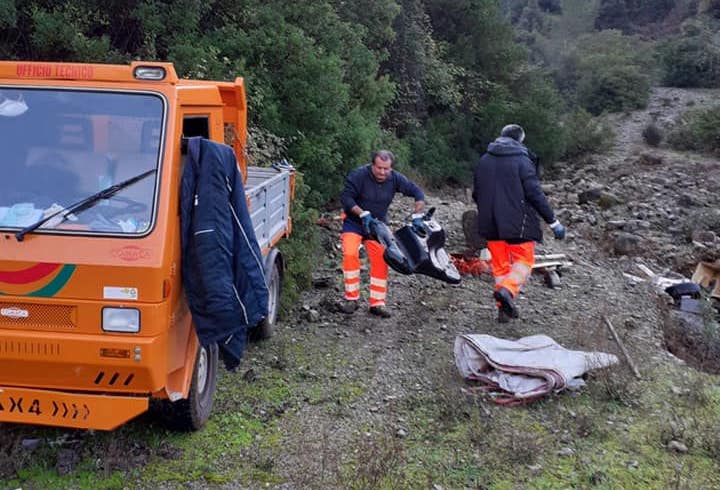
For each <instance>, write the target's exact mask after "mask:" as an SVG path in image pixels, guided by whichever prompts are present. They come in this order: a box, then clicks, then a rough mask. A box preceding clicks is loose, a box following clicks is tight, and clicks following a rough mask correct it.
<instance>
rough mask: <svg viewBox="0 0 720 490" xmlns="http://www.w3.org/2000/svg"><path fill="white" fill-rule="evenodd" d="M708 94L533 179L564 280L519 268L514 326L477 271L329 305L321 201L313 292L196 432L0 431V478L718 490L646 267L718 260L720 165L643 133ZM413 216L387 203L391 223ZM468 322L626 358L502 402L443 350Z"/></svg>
mask: <svg viewBox="0 0 720 490" xmlns="http://www.w3.org/2000/svg"><path fill="white" fill-rule="evenodd" d="M717 95H718V94H717V93H715V94H713V93H710V92H688V91H679V90H672V89H657V90H656V91H655V92H654V95H653V99H652V102H651V105H650V107H649V108H648V109H647V110H645V111H642V112H637V113H633V114H629V115H625V116H619V117H613V123H614V125H615V127H616V131H617V134H618V138H617V141H616V144H615V145H614V146H613V147H612V148H610V149H609V151H608V152H607V153H606V154H604V155H599V156H594V157H592V158H588V159H585V160H583V161H577V162H568V163H567V165H566V166H564V167H563V170H562V171H561V172H560V173H559V175H558V176H557V177H556V178H555V179H553V180H547V181H546V183H545V188H546V190H547V192H548V195H549V197H550V199H551V201H552V202H553V204H554V206H555V208H556V210H557V211H558V214H559V216H560V217H561V219H562V220H563V221H564V222H565V223H566V224H567V226H568V237H567V240H566V241H563V242H560V241H555V240H553V239H552V238H549V237H550V234H549V233H548V234H547V236H548V239H547V240H546V242H545V244H544V245H543V246H541V247H540V249H539V253H562V254H565V255H566V256H567V258H568V259H569V260H570V261H571V262H572V265H571V266H568V267H564V268H563V270H562V272H563V274H562V278H561V282H562V287H561V288H559V289H550V288H548V287H547V286H546V285H545V282H544V280H543V277H542V276H541V275H534V276H533V277H532V278H531V280H530V281H529V283H528V284H527V287H526V288H525V289H524V291H523V293H522V294H521V295H520V296H519V297H518V301H517V302H518V306H519V308H520V314H521V317H520V319H518V320H515V321H512V322H511V323H508V324H499V323H497V321H496V312H495V306H494V302H493V300H492V296H491V294H492V279H491V278H490V277H489V276H488V275H487V274H485V275H481V276H468V277H465V278H464V279H463V281H462V283H461V284H460V285H458V286H450V285H447V284H444V283H440V282H438V281H435V280H432V279H430V278H427V277H423V276H401V275H399V274H391V277H390V281H389V298H388V299H389V306H390V309H391V310H392V312H393V317H392V318H390V319H387V320H381V319H377V318H376V317H373V316H371V315H369V314H368V313H367V311H366V298H367V276H366V273H365V272H364V276H363V277H364V279H363V280H364V285H363V295H364V296H363V298H364V299H363V306H364V308H361V309H360V310H358V311H357V312H355V313H354V314H353V315H345V314H343V313H340V312H339V311H337V308H336V303H337V301H338V299H340V298H341V295H342V273H341V271H340V263H341V254H340V249H339V229H340V223H339V221H338V220H337V219H336V216H337V213H330V214H328V215H327V216H326V219H325V220H324V222H323V223H324V225H323V226H322V227H320V231H321V233H322V236H323V248H324V253H323V254H320V255H318V257H317V262H316V269H315V272H314V287H313V288H312V289H310V290H308V291H306V292H305V294H304V296H303V298H302V302H301V303H300V304H298V305H297V308H296V309H295V310H294V311H292V313H291V314H290V315H289V316H288V317H287V318H284V319H283V321H282V322H281V324H280V325H279V328H278V331H277V333H276V335H275V336H274V337H273V338H272V339H270V340H269V341H265V342H262V343H260V344H256V345H253V346H251V348H250V349H249V350H248V352H247V355H246V358H245V360H244V362H243V366H242V369H241V370H240V371H239V372H237V373H223V376H222V379H221V380H220V385H219V392H218V397H217V402H216V407H215V412H214V416H213V418H212V419H211V421H210V423H209V425H208V426H207V427H206V428H205V429H204V430H203V431H201V432H199V433H196V434H173V433H170V432H168V431H166V430H165V429H163V428H162V427H161V426H159V425H158V423H157V421H156V420H154V419H153V418H152V417H146V418H143V419H141V420H139V421H136V422H134V423H132V424H128V425H126V426H124V427H122V428H120V429H118V430H117V431H115V432H113V433H112V434H101V433H89V432H69V431H55V430H52V431H51V430H44V431H43V430H39V429H37V428H25V427H9V428H3V429H4V430H3V432H2V434H1V435H0V488H18V487H22V488H85V487H87V488H99V487H104V488H153V489H155V488H228V489H229V488H233V489H234V488H248V489H265V488H276V489H336V488H337V489H417V488H428V489H433V490H443V489H447V490H450V489H480V488H482V489H485V488H487V489H490V488H492V489H500V488H504V489H510V488H518V489H519V488H523V489H525V488H607V489H616V488H628V489H630V488H632V489H636V488H648V489H655V488H682V489H698V488H707V489H710V488H720V476H718V475H720V437H719V436H718V434H720V389H719V388H718V379H717V377H716V376H714V375H710V374H706V373H704V372H702V371H701V370H697V369H694V368H692V367H690V366H689V364H688V363H687V362H685V361H683V360H681V359H679V358H678V357H676V356H675V355H673V354H672V353H670V352H668V341H667V338H668V336H667V333H666V332H667V331H668V328H669V327H672V326H677V324H678V322H677V321H676V320H677V318H676V317H674V316H673V315H672V312H673V308H672V306H671V305H670V304H669V303H670V301H669V297H668V296H667V295H664V293H662V292H661V291H659V290H658V289H657V288H656V287H655V285H654V284H653V282H652V281H650V280H641V279H643V273H642V269H641V268H640V267H639V266H645V267H648V268H649V270H651V271H653V272H656V273H658V274H663V275H670V274H671V273H677V274H685V275H688V274H690V273H691V272H692V270H693V269H694V266H695V264H696V263H697V261H699V260H702V259H705V258H712V259H714V258H718V238H717V236H716V234H717V233H718V232H719V231H720V228H719V227H718V214H717V210H718V197H717V195H716V192H717V189H718V187H719V186H718V179H719V178H720V163H718V162H717V161H716V160H714V159H712V158H711V157H707V156H701V155H694V154H681V153H677V152H674V151H671V150H669V149H668V148H665V147H664V146H662V144H661V145H660V146H659V147H650V146H647V145H646V144H645V143H644V140H643V137H642V132H643V130H644V129H645V127H647V125H648V124H649V123H651V122H655V123H656V124H657V125H658V126H659V127H661V128H667V127H668V125H670V124H671V123H672V121H673V119H674V118H675V117H677V116H678V115H679V114H680V113H681V112H682V111H683V110H685V109H686V108H687V107H689V106H690V103H691V102H692V103H694V104H696V105H700V104H705V103H707V101H710V100H711V99H712V98H713V97H716V96H717ZM429 204H430V205H433V206H436V207H437V213H436V216H437V219H438V220H439V221H440V222H441V223H442V224H444V225H445V227H446V230H447V232H448V240H447V247H446V248H447V250H448V251H450V252H459V251H462V250H464V249H465V248H466V244H465V237H464V234H463V231H462V226H461V219H460V217H461V215H462V214H463V212H464V211H465V210H467V209H471V208H472V205H471V204H470V203H469V202H467V198H466V193H465V192H464V191H463V190H457V191H452V192H447V193H443V194H442V195H433V196H430V198H429ZM410 209H411V203H410V202H408V201H404V200H398V201H397V202H396V204H395V206H394V208H393V213H392V222H391V226H393V227H394V226H398V225H400V224H402V223H403V222H404V219H405V217H406V216H407V214H409V212H410ZM713 220H715V221H713ZM630 276H636V277H637V279H633V278H632V277H630ZM644 277H645V278H646V279H647V276H646V275H645V276H644ZM604 319H607V320H609V321H610V322H611V324H612V325H614V328H615V330H616V331H617V333H618V336H619V338H620V341H621V342H622V343H623V345H624V346H625V347H626V349H627V352H628V353H629V356H630V358H631V359H632V360H633V361H634V364H635V365H636V366H637V368H638V371H639V375H640V376H639V378H638V377H636V376H635V375H634V374H633V372H632V370H631V369H630V368H629V365H628V363H627V361H626V360H625V357H624V355H623V353H622V351H621V349H620V347H619V345H618V344H617V343H616V342H615V341H614V340H613V338H612V337H611V336H610V335H609V334H608V330H607V327H606V323H605V320H604ZM701 325H704V326H705V327H708V326H711V325H712V322H706V323H703V321H701ZM466 333H487V334H491V335H494V336H497V337H501V338H508V339H515V338H518V337H522V336H527V335H532V334H539V333H542V334H545V335H548V336H550V337H552V338H553V339H555V340H556V341H557V342H559V343H560V344H562V345H563V346H565V347H568V348H571V349H581V350H597V351H604V352H610V353H614V354H616V355H617V356H618V357H619V358H620V359H621V363H620V364H619V365H616V366H614V367H612V368H610V369H606V370H603V371H597V372H593V373H591V374H590V375H589V376H588V378H587V379H586V382H587V386H586V387H585V388H584V389H582V390H581V391H579V392H573V393H568V392H563V393H559V394H556V395H553V396H549V397H546V398H545V399H543V400H542V401H539V402H535V403H533V404H531V405H527V406H523V407H514V408H509V407H501V406H498V405H496V404H494V403H493V402H492V400H490V399H489V398H488V397H484V396H481V395H470V394H467V393H466V392H465V391H464V390H463V388H465V383H464V381H463V380H462V379H461V377H460V376H459V374H458V371H457V369H456V368H455V365H454V358H453V343H454V341H455V339H456V337H457V336H458V335H462V334H466ZM676 352H678V353H680V352H679V350H676ZM682 354H687V355H688V356H689V358H692V356H693V353H692V352H691V351H688V352H682ZM698 364H702V363H698ZM2 478H5V480H2Z"/></svg>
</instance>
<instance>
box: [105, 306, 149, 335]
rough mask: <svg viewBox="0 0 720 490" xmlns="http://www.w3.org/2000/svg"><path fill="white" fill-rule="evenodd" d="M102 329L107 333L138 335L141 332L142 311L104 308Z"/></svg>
mask: <svg viewBox="0 0 720 490" xmlns="http://www.w3.org/2000/svg"><path fill="white" fill-rule="evenodd" d="M102 329H103V330H104V331H105V332H122V333H137V332H139V331H140V310H138V309H136V308H109V307H106V308H103V310H102Z"/></svg>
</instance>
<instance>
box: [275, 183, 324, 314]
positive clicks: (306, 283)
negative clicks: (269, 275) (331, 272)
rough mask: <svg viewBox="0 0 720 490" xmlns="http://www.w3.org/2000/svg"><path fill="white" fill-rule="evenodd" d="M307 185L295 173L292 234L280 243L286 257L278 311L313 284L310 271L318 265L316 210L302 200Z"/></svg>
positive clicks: (304, 197) (306, 191)
mask: <svg viewBox="0 0 720 490" xmlns="http://www.w3.org/2000/svg"><path fill="white" fill-rule="evenodd" d="M309 191H310V188H309V187H308V186H307V184H305V182H304V180H303V178H302V175H300V174H298V175H297V180H296V182H295V199H294V201H293V203H292V213H291V215H292V220H293V221H292V225H293V229H292V234H291V235H290V237H289V238H288V239H287V240H283V241H281V242H280V244H279V248H280V251H281V252H282V254H283V258H284V260H285V267H286V269H285V274H284V277H283V289H282V296H281V298H280V311H281V314H286V313H287V312H288V311H290V309H291V308H292V306H293V305H294V304H296V303H297V300H298V298H299V297H300V294H301V293H302V292H303V291H306V290H308V289H310V287H311V286H312V271H313V270H314V269H315V268H316V267H317V265H318V264H317V263H316V261H317V257H318V254H317V253H316V251H317V250H318V249H319V247H320V237H319V236H318V233H317V225H316V223H317V220H318V216H319V215H318V211H317V210H316V209H314V208H310V207H307V206H306V204H305V201H306V199H307V196H308V194H309Z"/></svg>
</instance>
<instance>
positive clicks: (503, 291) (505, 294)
mask: <svg viewBox="0 0 720 490" xmlns="http://www.w3.org/2000/svg"><path fill="white" fill-rule="evenodd" d="M493 297H494V298H495V300H496V301H498V302H499V303H500V311H502V312H504V314H505V315H507V316H508V317H509V318H519V317H520V314H519V312H518V309H517V306H515V301H513V295H512V293H511V292H510V291H508V290H507V288H500V289H498V290H497V291H495V293H493ZM498 321H502V320H500V316H498ZM502 323H505V322H502Z"/></svg>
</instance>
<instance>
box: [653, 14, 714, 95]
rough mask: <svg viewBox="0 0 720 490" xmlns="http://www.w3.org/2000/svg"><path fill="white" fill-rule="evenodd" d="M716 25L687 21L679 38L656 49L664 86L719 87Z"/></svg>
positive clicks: (668, 41)
mask: <svg viewBox="0 0 720 490" xmlns="http://www.w3.org/2000/svg"><path fill="white" fill-rule="evenodd" d="M715 24H717V23H716V22H698V21H687V22H686V23H685V24H684V25H683V32H682V34H681V35H679V36H677V37H675V38H673V39H670V40H667V41H665V42H663V43H661V44H660V45H659V46H658V53H659V56H660V60H661V63H662V66H663V70H664V73H663V77H662V82H663V83H664V84H665V85H670V86H674V87H720V41H718V39H717V25H715Z"/></svg>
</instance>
